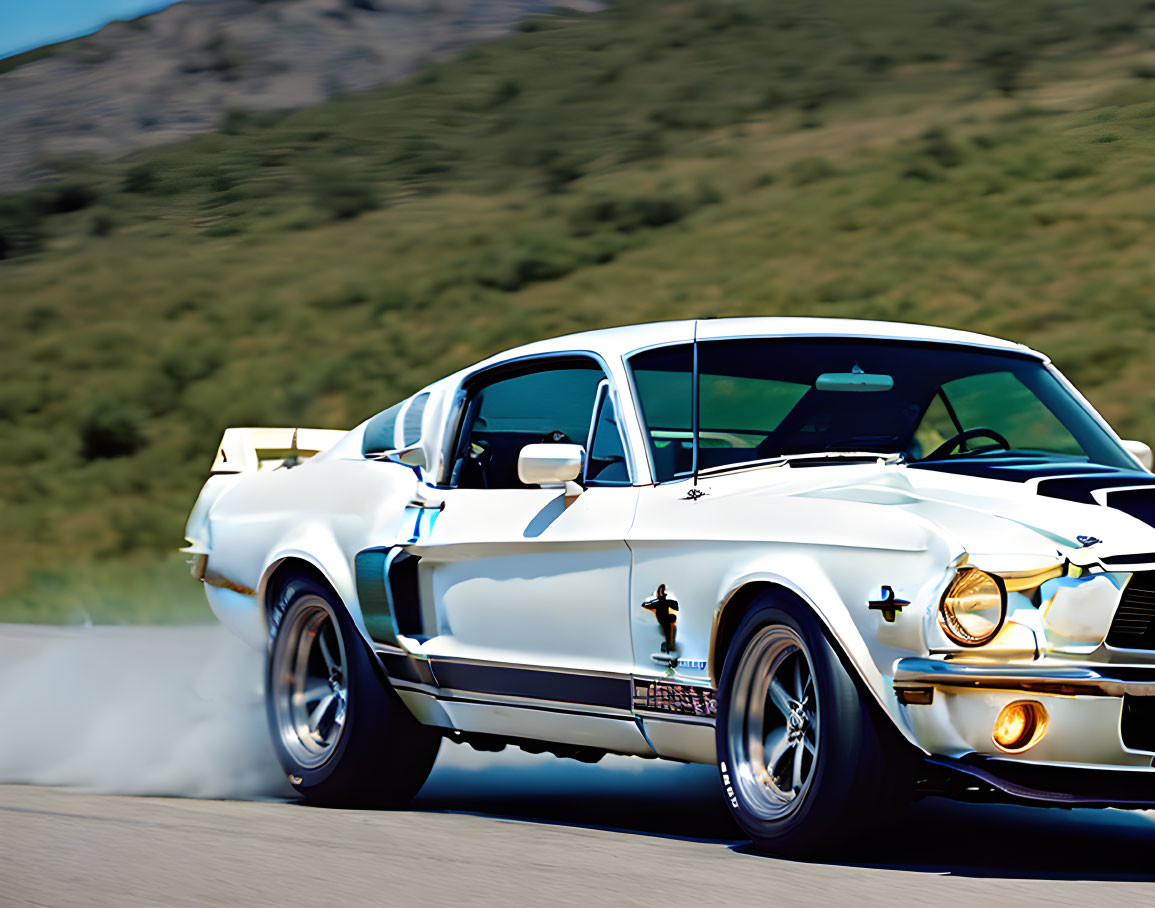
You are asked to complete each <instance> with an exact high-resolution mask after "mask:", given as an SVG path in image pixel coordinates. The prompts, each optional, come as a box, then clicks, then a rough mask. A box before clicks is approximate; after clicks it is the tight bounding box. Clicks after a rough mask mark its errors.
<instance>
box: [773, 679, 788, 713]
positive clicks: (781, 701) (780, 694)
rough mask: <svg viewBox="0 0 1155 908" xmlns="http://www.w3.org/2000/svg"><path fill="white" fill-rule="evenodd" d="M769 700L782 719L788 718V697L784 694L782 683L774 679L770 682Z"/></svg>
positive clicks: (784, 689)
mask: <svg viewBox="0 0 1155 908" xmlns="http://www.w3.org/2000/svg"><path fill="white" fill-rule="evenodd" d="M770 700H771V702H773V704H774V705H775V706H777V707H778V711H779V712H780V713H782V715H783V717H787V718H788V717H789V716H790V695H789V694H787V693H786V688H784V687H783V686H782V682H781V681H779V680H778V678H777V677H774V678H772V679H771V680H770Z"/></svg>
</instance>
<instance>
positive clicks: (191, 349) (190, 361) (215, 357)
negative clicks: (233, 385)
mask: <svg viewBox="0 0 1155 908" xmlns="http://www.w3.org/2000/svg"><path fill="white" fill-rule="evenodd" d="M223 361H224V353H223V352H222V351H221V349H220V347H219V346H218V345H216V344H213V343H197V344H188V343H181V344H178V345H177V346H174V347H171V348H170V349H169V350H168V351H166V352H165V353H164V355H163V356H161V360H160V371H161V372H162V373H163V374H164V375H165V376H166V377H167V378H168V379H169V380H170V381H171V382H172V383H173V384H174V385H175V386H176V387H177V388H178V389H182V388H186V387H188V386H189V385H191V384H192V383H193V382H194V381H200V380H201V379H204V378H208V377H209V376H210V375H212V374H213V373H214V372H215V371H216V370H217V369H218V368H220V365H221V363H222V362H223Z"/></svg>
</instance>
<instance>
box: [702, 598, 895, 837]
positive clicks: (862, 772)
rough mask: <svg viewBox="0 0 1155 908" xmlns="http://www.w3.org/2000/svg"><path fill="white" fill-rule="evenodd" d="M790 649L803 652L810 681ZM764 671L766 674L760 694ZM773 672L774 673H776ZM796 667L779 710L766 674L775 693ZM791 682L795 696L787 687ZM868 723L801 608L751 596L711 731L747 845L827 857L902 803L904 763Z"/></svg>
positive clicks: (869, 716)
mask: <svg viewBox="0 0 1155 908" xmlns="http://www.w3.org/2000/svg"><path fill="white" fill-rule="evenodd" d="M792 647H793V648H792ZM799 653H801V655H802V656H803V657H805V659H807V660H808V663H809V669H810V677H811V682H810V683H809V684H807V683H806V681H805V676H804V674H802V671H804V669H805V663H800V662H799V661H798V654H799ZM791 660H794V661H793V662H791ZM795 667H799V670H800V673H799V675H795V674H794V668H795ZM763 671H765V672H766V673H767V677H768V678H769V679H770V680H768V681H767V683H766V687H765V690H766V693H765V694H763V695H761V700H760V701H759V694H758V693H757V691H758V690H759V689H760V684H761V682H760V680H758V679H761V678H762V677H763V675H762V672H763ZM776 673H785V675H786V683H785V684H784V683H783V679H782V678H781V677H780V676H779V674H776ZM799 677H801V678H802V680H801V681H800V682H798V681H796V682H795V687H794V689H793V691H792V692H791V696H790V697H789V703H790V706H789V709H788V710H784V709H782V708H779V707H777V706H776V705H775V698H774V697H773V696H771V695H770V693H769V692H770V688H771V681H772V680H774V679H777V680H778V681H779V685H778V687H777V688H776V690H777V698H778V702H781V697H782V693H783V688H784V686H789V684H788V682H789V680H790V679H791V678H799ZM799 687H801V688H803V689H804V691H805V695H804V699H803V700H802V701H800V700H798V698H797V697H796V696H793V693H794V692H796V690H797V688H799ZM812 694H814V695H816V700H814V701H811V695H812ZM759 702H760V703H761V705H760V706H758V705H757V704H758V703H759ZM759 710H761V718H759V717H758V715H759ZM792 714H793V718H791V715H792ZM878 724H879V723H878V722H877V721H876V719H875V717H874V709H873V707H872V705H871V704H869V703H867V702H865V700H864V698H863V697H862V696H860V694H859V691H858V688H857V687H856V685H855V683H854V681H853V680H852V679H851V677H850V675H849V674H848V673H847V669H846V668H845V667H844V665H843V664H842V661H841V660H840V659H839V658H838V655H837V653H836V652H835V651H834V649H833V647H832V646H831V644H830V642H829V641H828V640H827V637H826V635H825V633H824V632H823V629H822V628H821V626H820V625H819V623H818V620H817V619H816V618H815V617H814V615H813V614H812V613H811V611H810V610H809V608H807V607H806V606H805V605H803V604H802V603H801V602H799V601H798V600H796V599H794V598H793V597H790V596H787V595H775V594H766V595H764V596H763V597H761V598H759V599H758V600H756V601H755V602H754V603H753V604H752V605H751V608H750V610H749V612H748V613H747V614H746V616H745V617H744V618H743V620H742V623H741V624H740V625H739V627H738V629H737V631H736V632H735V634H734V638H733V641H732V642H731V644H730V647H729V649H728V651H727V654H726V659H725V663H724V666H723V669H722V677H721V680H720V683H719V691H718V720H717V731H716V735H717V746H718V761H719V769H720V771H721V777H722V785H723V787H724V789H725V792H726V798H727V801H728V803H729V805H730V812H731V813H732V814H733V816H734V819H735V820H736V821H737V823H738V824H739V825H740V826H741V827H742V829H744V830H745V831H746V833H747V834H748V835H749V836H750V837H751V838H752V839H753V840H754V845H755V848H757V849H758V850H759V851H762V852H766V853H771V854H778V855H790V856H795V857H808V856H815V855H826V856H829V855H832V854H834V853H837V852H839V851H841V850H842V849H843V848H844V847H846V846H848V845H851V844H853V843H855V842H856V841H860V839H859V837H860V836H862V835H863V834H864V833H866V832H868V831H869V832H870V834H876V831H877V830H878V829H880V828H881V827H882V826H884V825H885V824H884V823H883V822H882V819H883V818H884V817H888V816H891V817H892V816H894V815H895V813H896V811H897V808H898V807H899V806H900V805H905V803H906V800H907V797H906V795H905V782H904V775H905V774H904V770H903V766H904V765H905V764H904V763H903V761H902V760H901V759H899V758H897V755H895V754H894V753H892V752H891V749H890V748H889V747H888V746H887V744H886V742H884V740H883V738H882V737H881V736H880V729H879V727H878ZM767 729H769V731H767ZM798 735H801V738H799V737H798ZM759 741H761V743H757V742H759ZM791 741H793V742H795V743H793V744H791V743H790V742H791ZM811 745H813V750H812V749H811ZM783 747H786V748H787V750H786V751H785V752H783V751H782V748H783ZM768 762H769V763H770V764H771V765H770V766H769V767H768V768H767V763H768ZM759 763H760V764H761V769H759ZM799 779H803V782H802V784H801V785H796V784H794V783H796V782H797V781H798V780H799ZM788 788H789V791H787V789H788Z"/></svg>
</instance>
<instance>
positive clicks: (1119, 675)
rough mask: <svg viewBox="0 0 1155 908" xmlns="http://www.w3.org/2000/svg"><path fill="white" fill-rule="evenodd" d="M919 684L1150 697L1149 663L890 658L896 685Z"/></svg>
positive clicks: (1154, 674) (1154, 670)
mask: <svg viewBox="0 0 1155 908" xmlns="http://www.w3.org/2000/svg"><path fill="white" fill-rule="evenodd" d="M924 685H931V686H932V687H951V688H971V689H975V688H980V689H981V688H986V689H990V690H1011V691H1023V692H1027V693H1037V694H1059V695H1066V696H1100V697H1122V696H1123V695H1124V694H1129V695H1131V696H1133V697H1155V665H1105V664H1101V663H1095V664H1089V663H1074V664H1072V663H1067V662H1064V663H1054V662H1052V663H1050V664H1047V663H1043V664H1039V665H994V664H991V665H984V664H981V663H974V662H970V663H964V662H953V661H952V662H948V661H946V660H943V659H928V658H921V657H916V658H908V659H899V660H898V662H897V663H895V672H894V686H895V688H896V689H899V690H901V689H903V688H910V687H919V686H924Z"/></svg>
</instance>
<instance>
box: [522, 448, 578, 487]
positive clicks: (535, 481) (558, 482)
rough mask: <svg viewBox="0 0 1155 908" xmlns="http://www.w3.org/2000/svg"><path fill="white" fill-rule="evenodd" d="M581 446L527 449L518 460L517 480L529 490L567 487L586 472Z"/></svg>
mask: <svg viewBox="0 0 1155 908" xmlns="http://www.w3.org/2000/svg"><path fill="white" fill-rule="evenodd" d="M585 456H586V452H585V448H583V447H582V446H581V445H564V444H557V445H552V444H551V445H526V446H525V447H524V448H522V449H521V453H520V454H519V455H518V457H517V478H518V479H520V480H521V481H522V482H523V483H525V484H526V485H527V486H544V487H547V488H548V487H551V486H558V487H560V486H564V485H565V484H566V483H567V482H571V481H573V480H575V479H577V478H578V477H579V476H580V475H581V472H582V462H583V461H584V460H585Z"/></svg>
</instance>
